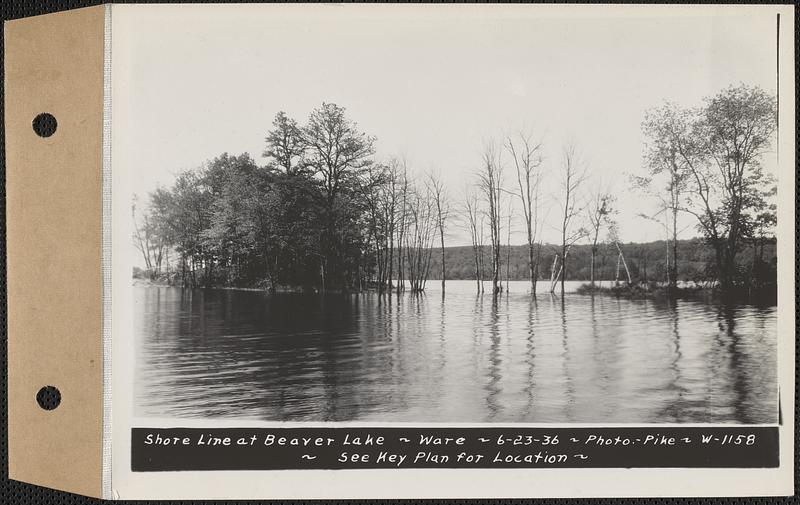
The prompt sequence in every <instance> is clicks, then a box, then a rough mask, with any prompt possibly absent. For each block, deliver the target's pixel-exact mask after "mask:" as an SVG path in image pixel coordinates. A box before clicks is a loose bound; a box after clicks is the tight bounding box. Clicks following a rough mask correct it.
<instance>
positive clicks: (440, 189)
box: [428, 173, 450, 294]
mask: <svg viewBox="0 0 800 505" xmlns="http://www.w3.org/2000/svg"><path fill="white" fill-rule="evenodd" d="M428 191H429V192H430V194H431V197H432V198H433V203H434V205H435V207H436V228H437V229H438V231H439V246H440V250H441V258H442V259H441V263H442V265H441V268H442V270H441V277H442V294H444V289H445V280H446V278H447V273H446V268H445V259H444V233H445V227H446V224H447V220H448V218H449V216H450V202H449V201H448V198H447V193H446V192H445V189H444V184H443V183H442V180H441V178H440V177H439V176H438V175H436V174H434V173H430V174H428Z"/></svg>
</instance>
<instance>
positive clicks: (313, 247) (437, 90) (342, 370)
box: [111, 5, 794, 425]
mask: <svg viewBox="0 0 800 505" xmlns="http://www.w3.org/2000/svg"><path fill="white" fill-rule="evenodd" d="M423 10H425V9H416V10H415V9H398V10H393V11H390V10H388V9H380V8H379V6H361V8H359V9H358V10H354V9H349V8H344V7H343V6H334V5H329V6H317V8H314V9H299V8H298V9H283V10H275V9H269V8H263V9H224V8H222V7H219V6H217V7H214V8H211V7H209V8H208V9H203V8H197V9H185V10H180V11H178V10H168V9H164V10H159V9H155V8H150V9H136V10H134V9H130V10H125V11H124V12H125V14H126V15H125V19H124V20H121V21H120V23H124V24H125V26H123V27H122V28H120V32H119V33H120V35H117V34H116V32H115V35H114V36H115V37H119V39H116V38H115V39H114V41H113V44H114V45H113V49H114V52H113V55H114V60H113V61H112V65H114V66H113V67H112V68H114V70H115V73H114V74H112V83H111V85H112V89H113V90H114V97H115V98H114V102H113V111H114V112H113V114H114V115H113V121H115V123H114V124H115V128H116V125H118V124H119V125H121V126H120V127H119V128H118V129H115V130H114V133H113V135H115V137H114V140H113V142H114V143H113V153H112V160H113V163H114V170H115V171H117V170H122V171H124V172H125V173H127V174H129V176H128V177H129V179H130V184H127V185H126V186H125V187H124V188H121V189H120V188H115V189H114V191H115V194H114V198H122V199H124V201H125V202H124V205H125V206H126V208H127V209H128V212H127V215H126V216H124V218H125V219H126V220H127V222H128V226H129V228H130V231H131V232H130V236H129V238H128V237H126V238H127V239H128V243H127V244H124V247H125V249H126V251H127V252H128V254H129V257H130V258H131V259H130V262H129V263H130V265H131V266H132V268H130V283H131V285H132V286H131V288H130V289H131V293H132V294H131V301H130V303H132V305H133V306H132V308H131V314H132V315H131V318H132V331H131V332H130V334H129V335H128V334H126V335H125V336H124V337H125V338H126V339H129V340H130V342H129V347H130V349H131V351H132V354H131V355H130V356H126V359H129V360H130V361H131V363H132V365H131V367H132V368H131V371H132V379H131V381H132V397H131V401H132V405H131V409H132V410H131V412H132V415H133V416H134V417H135V418H136V419H137V420H140V421H141V420H146V419H159V420H169V421H171V422H172V423H173V424H175V423H178V424H180V423H181V422H183V421H191V420H203V421H208V422H216V421H219V422H229V421H230V422H233V421H237V422H239V421H241V422H247V421H265V422H315V423H327V422H336V423H339V422H358V423H373V422H377V423H448V424H458V423H498V424H511V423H555V424H571V423H572V424H582V423H583V424H585V423H591V424H687V425H694V424H706V423H709V424H724V425H754V424H770V425H775V424H777V423H779V421H780V416H781V412H780V408H779V400H778V398H779V396H778V394H779V387H778V361H779V360H778V352H777V350H778V331H777V328H778V236H777V226H778V215H779V214H781V215H786V214H784V213H786V212H793V209H791V208H789V209H784V208H782V209H780V212H779V209H778V198H777V193H778V183H779V181H786V182H785V183H786V184H788V183H791V182H793V180H794V175H793V174H792V173H779V170H778V167H779V160H781V156H782V155H784V156H785V155H788V156H790V157H791V156H793V153H788V154H784V153H781V152H779V150H778V146H779V142H778V117H779V107H780V105H781V104H780V103H779V100H778V96H779V91H780V90H779V89H778V84H779V82H780V79H779V73H780V72H781V71H783V69H782V68H779V65H778V62H779V58H778V44H777V40H778V38H777V37H778V36H777V33H778V29H779V23H778V20H777V19H776V15H775V14H774V13H772V12H768V11H766V10H765V11H756V12H754V13H751V14H749V15H744V14H743V13H741V12H740V11H732V12H729V13H727V14H726V15H713V14H711V13H710V12H709V11H708V10H698V11H697V12H696V13H694V12H693V11H688V10H676V11H675V13H674V15H670V14H669V13H667V14H665V13H664V12H663V11H659V12H660V14H656V13H654V14H652V15H648V13H647V11H645V10H642V9H634V10H631V11H624V10H622V9H612V10H609V11H607V13H603V12H602V11H593V12H594V15H591V16H590V15H586V16H578V15H565V12H566V11H565V10H564V9H561V10H556V9H534V8H531V9H500V8H497V9H486V8H477V7H476V8H474V9H473V8H469V7H463V6H462V7H461V8H451V9H448V8H444V6H438V7H435V8H433V7H432V8H430V9H427V10H425V12H424V15H423V14H422V11H423ZM120 26H122V25H120ZM126 27H127V28H126ZM131 27H136V28H135V29H136V30H138V33H139V35H137V36H136V37H135V38H132V39H131V38H127V39H126V38H125V36H126V35H125V34H127V33H133V28H131ZM145 27H146V28H145ZM115 29H116V27H115ZM117 96H122V97H123V99H122V100H117V99H116V97H117ZM117 134H119V135H120V136H119V137H116V135H117ZM121 138H124V141H123V140H120V141H118V139H121ZM784 166H785V164H784ZM782 238H783V239H784V240H788V239H789V238H788V237H786V236H785V235H784V236H782ZM791 260H792V258H787V257H785V256H784V257H781V261H791ZM115 261H116V260H115ZM781 282H783V280H782V281H781ZM782 303H783V302H782ZM115 338H118V337H115ZM115 359H116V358H115ZM115 401H116V400H115ZM784 407H785V406H784ZM784 414H785V413H784Z"/></svg>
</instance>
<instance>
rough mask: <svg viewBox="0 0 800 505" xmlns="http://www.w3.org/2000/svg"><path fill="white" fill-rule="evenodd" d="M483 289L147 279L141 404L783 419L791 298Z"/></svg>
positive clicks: (497, 416) (278, 412)
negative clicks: (733, 302)
mask: <svg viewBox="0 0 800 505" xmlns="http://www.w3.org/2000/svg"><path fill="white" fill-rule="evenodd" d="M511 287H512V290H511V292H510V293H508V294H506V295H505V296H503V297H501V298H499V299H494V298H493V297H492V296H491V295H476V294H475V293H474V283H470V282H465V283H464V284H463V285H459V283H458V282H450V283H448V286H447V296H446V297H441V296H439V293H435V294H429V295H427V296H409V295H403V296H391V297H387V296H384V297H379V296H377V295H376V294H373V293H366V294H358V295H337V296H315V295H301V294H279V295H266V294H264V293H260V292H244V291H232V290H194V291H192V290H181V289H177V288H154V287H136V288H134V289H135V296H136V318H135V323H136V327H135V335H134V337H135V339H136V356H135V359H136V364H137V369H136V377H135V396H136V413H137V415H140V416H145V417H146V416H159V417H178V418H180V417H226V418H251V419H264V420H304V421H352V420H359V421H365V420H375V421H418V422H423V421H431V422H432V421H443V422H594V423H597V422H629V423H643V422H722V423H734V422H735V423H769V422H775V421H776V419H777V386H776V354H775V352H776V348H775V334H776V310H775V307H755V306H749V305H748V306H745V305H740V306H730V305H714V304H709V303H702V302H695V301H683V300H681V301H651V300H621V299H615V298H608V297H594V298H593V297H587V296H579V295H569V294H568V295H566V297H565V298H563V299H562V298H560V297H553V296H551V295H549V294H542V295H539V296H537V297H533V298H532V297H531V296H529V295H528V294H526V293H524V292H523V290H522V289H520V293H518V294H516V293H515V292H514V288H515V286H514V283H512V286H511Z"/></svg>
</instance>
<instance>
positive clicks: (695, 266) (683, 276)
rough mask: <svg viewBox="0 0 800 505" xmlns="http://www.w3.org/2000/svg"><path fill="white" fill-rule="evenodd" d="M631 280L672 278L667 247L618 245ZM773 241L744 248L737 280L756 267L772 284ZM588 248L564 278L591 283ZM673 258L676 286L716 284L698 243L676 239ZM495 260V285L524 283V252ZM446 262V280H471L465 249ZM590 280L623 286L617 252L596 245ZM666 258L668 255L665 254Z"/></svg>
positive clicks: (706, 251) (545, 274)
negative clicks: (502, 263) (502, 262)
mask: <svg viewBox="0 0 800 505" xmlns="http://www.w3.org/2000/svg"><path fill="white" fill-rule="evenodd" d="M619 245H620V248H621V249H622V250H623V252H624V255H625V258H626V261H627V263H628V267H629V270H630V273H631V278H632V281H633V282H634V283H643V284H649V283H664V282H665V279H666V278H667V275H672V274H671V273H669V272H668V271H667V270H668V269H669V270H671V269H672V265H671V264H669V265H668V264H667V249H670V250H671V249H672V247H673V243H672V242H671V241H666V240H659V241H654V242H646V243H635V242H628V243H621V244H619ZM775 245H776V244H775V240H774V239H771V240H769V241H767V242H765V243H764V244H756V245H753V244H748V245H746V246H744V247H743V248H742V250H741V252H740V254H739V258H738V264H739V267H740V268H741V269H742V272H741V275H743V276H744V275H750V273H751V269H752V265H753V263H754V258H755V263H756V264H757V265H761V267H760V268H761V269H762V271H760V272H757V273H756V275H757V277H758V278H759V279H762V282H764V281H765V280H768V279H771V282H774V279H775V274H776V268H777V258H776V251H775ZM542 247H543V249H545V250H554V249H555V248H557V247H558V246H557V245H554V244H549V245H548V244H544V245H543V246H542ZM592 249H593V247H592V245H591V244H578V245H575V246H573V247H572V250H571V252H570V256H571V258H572V261H571V262H570V263H569V264H568V271H567V277H568V278H569V279H573V280H581V281H588V280H589V279H590V277H591V271H590V269H591V264H592V262H591V256H592ZM677 250H678V256H679V257H680V258H681V262H680V265H679V268H678V271H677V279H678V282H689V283H694V284H697V285H706V286H710V285H711V284H713V283H715V282H716V281H717V278H716V274H715V272H714V250H713V248H711V247H710V246H709V245H708V244H706V242H705V240H704V239H703V238H693V239H684V240H681V239H679V240H678V242H677ZM500 252H501V255H502V256H503V257H504V258H508V262H507V263H508V276H506V275H505V268H504V275H503V277H501V279H500V281H501V282H504V281H506V280H511V281H528V280H529V279H530V277H529V271H528V246H527V245H521V246H520V245H517V246H511V247H510V248H506V246H502V247H501V251H500ZM445 253H446V254H445V255H446V257H447V279H451V280H474V279H475V266H474V257H473V254H474V253H473V250H472V248H471V247H470V246H460V247H448V248H447V249H446V251H445ZM482 253H483V256H484V261H483V264H484V268H485V269H486V270H485V271H484V272H483V275H482V277H483V279H485V281H484V282H488V280H489V279H490V276H489V273H490V272H489V270H488V266H487V265H489V257H490V254H491V250H490V248H489V247H488V246H484V248H483V251H482ZM594 254H595V267H594V278H595V281H596V282H604V283H606V285H608V283H615V282H622V283H624V282H627V274H626V273H625V271H624V267H622V265H619V270H618V268H617V266H618V265H617V258H618V255H619V253H618V251H617V248H616V246H615V245H614V244H609V243H607V242H602V243H601V244H600V245H598V246H597V247H596V250H595V252H594ZM670 254H671V253H670ZM432 263H433V265H432V271H433V272H438V271H439V266H440V265H439V262H438V259H437V258H436V257H434V259H433V261H432ZM551 266H552V265H551V264H549V263H548V264H544V263H543V264H542V265H541V271H540V272H539V274H538V277H537V280H538V281H545V280H549V279H550V277H551V275H552V272H551V271H550V268H551ZM438 278H439V277H438V275H436V276H434V275H432V277H431V279H438Z"/></svg>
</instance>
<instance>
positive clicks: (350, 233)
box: [132, 86, 777, 295]
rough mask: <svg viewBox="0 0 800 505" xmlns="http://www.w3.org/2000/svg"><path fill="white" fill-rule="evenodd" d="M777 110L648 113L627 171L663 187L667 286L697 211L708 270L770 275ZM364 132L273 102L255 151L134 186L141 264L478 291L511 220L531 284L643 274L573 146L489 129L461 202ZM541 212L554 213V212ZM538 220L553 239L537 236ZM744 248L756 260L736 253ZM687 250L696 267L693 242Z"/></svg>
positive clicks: (765, 104) (659, 192)
mask: <svg viewBox="0 0 800 505" xmlns="http://www.w3.org/2000/svg"><path fill="white" fill-rule="evenodd" d="M776 123H777V117H776V104H775V98H774V97H773V96H771V95H769V94H768V93H766V92H765V91H763V90H761V89H759V88H751V87H747V86H739V87H731V88H728V89H726V90H723V91H722V92H720V93H719V94H718V95H716V96H714V97H712V98H709V99H707V100H706V102H705V103H704V104H703V106H701V107H697V108H691V109H686V108H681V107H678V106H677V105H674V104H666V105H664V106H662V107H658V108H654V109H652V110H649V111H648V112H647V114H646V117H645V120H644V122H643V132H644V134H645V136H646V138H647V144H646V148H645V166H646V174H645V175H643V176H635V177H633V183H634V187H636V188H638V189H641V190H644V191H645V192H646V193H647V194H649V195H651V196H652V197H653V199H654V201H655V202H657V206H658V212H656V213H655V214H650V215H648V214H642V216H643V217H646V218H648V219H652V220H654V221H656V222H658V223H659V225H660V226H663V228H664V231H665V241H664V244H662V245H663V246H664V247H663V249H662V251H663V252H664V254H663V256H662V259H661V260H658V259H651V260H652V263H651V264H653V265H655V264H660V265H661V267H659V268H658V269H656V268H651V269H650V272H656V271H660V273H659V275H661V276H662V278H661V279H658V280H660V281H663V282H665V283H666V284H667V285H668V286H670V287H677V283H678V279H679V277H681V275H682V273H683V275H684V277H685V275H686V272H687V269H686V265H682V262H686V261H689V260H688V258H687V259H684V258H682V257H681V254H680V249H681V247H680V243H681V240H680V238H679V234H680V232H681V230H679V222H680V219H679V216H681V215H684V214H685V215H690V216H694V218H695V219H696V223H697V229H698V230H699V231H700V232H701V233H702V235H703V239H704V241H705V243H704V246H703V250H706V251H711V252H712V254H710V258H709V261H708V264H709V267H708V268H705V269H703V270H704V272H706V274H708V275H707V276H706V277H708V276H711V277H713V278H714V279H716V280H717V281H718V282H719V284H720V285H721V287H722V288H723V289H730V288H733V287H735V286H737V285H740V284H751V283H753V282H754V281H755V282H760V283H762V284H763V283H767V282H769V281H770V276H772V278H773V281H774V268H771V266H770V264H769V262H768V261H767V260H765V258H764V251H765V247H766V248H767V250H769V249H770V247H771V244H772V243H773V242H774V226H775V224H776V209H775V205H774V203H772V202H771V200H772V197H773V196H774V194H775V185H774V181H773V180H772V179H771V178H770V177H768V176H767V175H766V174H765V173H764V171H763V169H762V166H761V164H760V160H761V159H762V157H763V155H764V154H765V153H766V152H767V150H768V149H769V148H770V141H771V139H772V137H773V133H774V130H775V128H776ZM375 140H376V139H375V138H374V137H372V136H369V135H367V134H366V133H364V132H362V131H360V130H359V128H358V126H357V124H356V123H354V122H353V121H352V120H350V119H349V118H348V117H347V116H346V113H345V109H344V108H342V107H340V106H338V105H335V104H329V103H323V104H322V105H321V106H320V107H319V108H317V109H315V110H313V111H312V112H311V114H310V115H309V117H308V119H307V121H306V123H305V124H303V125H301V124H299V123H297V121H295V120H294V119H292V118H290V117H288V116H287V115H286V114H285V113H283V112H280V113H278V114H277V116H276V117H275V119H274V121H273V123H272V128H271V129H270V130H269V132H268V133H267V135H266V139H265V149H264V152H263V155H264V157H265V158H266V160H267V163H266V164H265V165H264V166H260V165H259V164H257V163H256V162H255V161H254V160H253V159H252V158H251V157H250V156H249V155H247V154H243V155H239V156H232V155H228V154H223V155H221V156H219V157H217V158H215V159H213V160H211V161H209V162H207V163H205V164H204V165H203V166H201V167H200V168H198V169H196V170H191V171H187V172H184V173H182V174H180V175H179V176H178V178H177V180H176V181H175V183H174V185H173V186H172V187H171V188H160V189H158V190H156V191H154V192H153V193H151V194H150V195H149V201H147V202H146V203H145V204H144V205H142V204H141V202H138V201H136V200H134V202H133V206H132V212H133V217H134V223H135V232H134V237H133V239H134V243H135V245H136V246H137V248H138V249H139V250H140V251H141V253H142V256H143V259H144V262H145V265H146V268H147V270H148V272H149V274H150V275H151V276H154V277H157V276H166V277H168V278H169V280H170V281H171V282H181V283H183V284H184V285H191V286H198V285H203V286H211V285H236V286H262V287H266V288H269V289H279V288H280V287H284V286H289V287H292V288H299V287H302V288H306V289H319V290H323V291H326V290H361V289H364V288H367V287H374V288H377V289H378V290H381V291H384V290H395V289H396V290H398V291H399V290H403V289H406V287H408V288H409V289H411V290H413V291H423V290H424V289H425V285H426V282H427V280H428V279H429V278H431V277H438V278H439V279H441V283H442V291H443V292H444V288H445V279H446V278H447V277H448V275H451V276H452V275H455V276H457V277H459V278H464V273H463V272H464V270H463V269H464V268H468V269H469V271H471V274H470V276H471V277H472V278H473V279H475V280H476V282H477V290H478V291H479V292H483V289H484V280H488V279H491V292H492V293H493V294H494V295H497V294H498V293H500V292H502V290H503V285H502V281H503V279H506V280H508V279H510V278H511V277H512V273H511V268H512V267H513V268H514V269H515V273H514V274H513V276H515V278H516V276H518V273H516V269H517V266H518V262H519V258H517V256H516V254H515V255H514V261H515V263H514V264H513V265H512V252H513V248H512V247H511V244H510V240H511V229H512V226H514V222H515V221H521V222H518V223H517V225H519V224H521V225H522V227H523V231H524V236H525V240H526V243H525V246H524V249H525V255H524V256H525V261H524V263H525V272H526V275H525V277H526V278H527V279H528V280H529V281H530V286H531V291H532V292H533V293H535V292H536V290H537V281H539V280H541V279H546V278H548V277H549V290H550V291H551V292H553V291H555V290H556V289H557V287H558V286H559V285H560V289H561V292H562V293H563V292H564V282H565V280H566V279H567V277H570V278H575V277H572V276H576V275H577V276H580V277H581V278H582V279H586V278H588V279H589V283H590V286H591V287H592V288H593V287H594V285H595V280H596V279H599V278H600V277H601V276H606V272H607V271H608V265H606V264H605V263H606V259H607V257H608V255H609V253H610V252H611V253H612V254H613V255H615V256H616V278H619V277H620V272H621V271H624V273H625V276H626V278H627V281H628V282H629V283H630V282H633V280H634V279H637V280H642V272H643V273H644V276H643V277H644V280H645V281H647V280H648V273H647V272H648V267H647V265H648V257H650V256H652V254H651V253H652V247H649V248H647V251H648V252H647V255H645V256H644V257H642V256H641V254H640V255H639V257H637V251H636V250H634V249H633V248H632V246H631V245H627V246H624V247H623V246H622V245H621V244H620V240H619V227H618V224H617V222H616V220H615V215H616V209H615V202H616V197H615V195H613V194H611V192H610V191H609V190H608V189H606V188H604V186H603V185H602V184H601V182H600V181H599V180H597V179H594V178H593V177H592V176H591V175H590V171H589V165H588V164H587V163H586V161H585V160H584V158H583V157H582V155H581V153H580V151H579V150H578V149H577V147H576V146H575V145H574V144H569V145H566V146H565V147H563V149H562V150H561V152H560V156H558V157H557V158H556V159H555V160H554V162H553V163H550V162H548V163H547V164H546V163H545V157H544V155H543V152H544V146H543V143H542V142H541V141H540V140H538V139H535V138H534V137H533V136H532V135H531V134H528V133H526V132H517V133H516V134H513V135H507V136H505V138H504V139H503V141H502V142H499V143H496V142H493V141H488V142H486V144H485V146H484V149H483V153H482V154H483V155H482V159H481V160H480V162H479V163H480V164H479V165H477V166H478V169H477V170H476V171H475V174H474V178H473V180H472V181H471V182H470V183H468V185H467V187H466V189H465V191H464V193H463V197H462V199H461V205H458V206H456V205H453V201H452V200H451V198H450V195H449V194H448V192H447V190H446V188H445V186H444V184H443V182H442V180H441V178H440V177H439V176H437V175H436V174H433V173H428V174H416V175H415V174H414V173H412V171H410V170H409V168H408V166H407V163H406V161H405V160H404V159H402V158H394V159H390V160H388V161H387V162H385V163H383V162H380V161H377V160H376V159H375V148H374V145H375ZM476 161H477V160H476ZM509 173H511V175H510V176H509ZM548 178H550V181H549V186H547V187H549V188H557V189H555V190H552V191H550V192H549V193H548V194H545V189H544V188H545V187H546V186H545V182H546V181H547V179H548ZM520 210H521V212H520ZM549 215H555V216H556V218H555V219H552V220H549V221H548V220H547V219H546V218H547V216H549ZM519 216H521V217H522V219H521V220H519V219H518V218H519ZM454 218H458V219H459V220H460V221H461V223H462V225H463V227H464V229H465V230H466V232H467V233H468V234H469V236H470V237H471V247H469V248H468V249H467V250H469V251H471V257H472V259H471V260H470V262H469V263H470V266H469V267H467V266H466V264H464V262H463V258H464V256H463V254H461V255H460V256H458V257H459V258H460V259H459V260H458V261H459V262H460V264H459V265H455V266H454V268H448V265H447V262H448V258H451V259H452V255H451V254H449V253H448V252H447V248H446V237H447V235H448V227H449V226H450V225H451V224H452V223H451V221H453V220H454ZM547 227H549V228H551V229H553V230H555V231H557V232H558V236H559V243H557V244H545V243H544V242H543V239H542V237H543V230H544V229H545V228H547ZM487 239H488V243H486V240H487ZM504 239H505V244H503V242H504ZM746 248H748V249H749V250H751V251H752V253H751V254H752V257H751V261H743V260H742V254H743V251H744V250H745V249H746ZM624 249H625V253H623V250H624ZM437 250H438V254H436V256H434V252H435V251H437ZM578 251H579V252H578ZM586 251H588V254H586V256H587V257H586V258H584V253H585V252H586ZM639 252H640V253H641V251H639ZM487 253H488V254H487ZM487 256H488V257H487ZM504 256H505V257H504ZM601 256H602V262H603V265H600V266H598V265H597V262H598V261H599V259H598V258H599V257H601ZM626 256H627V259H626ZM550 258H552V260H551V259H550ZM573 262H580V263H576V264H573ZM584 262H585V263H586V265H584V264H583V263H584ZM659 262H660V263H659ZM629 263H630V264H629ZM691 263H692V265H693V266H692V267H691V268H692V269H694V270H698V269H697V268H696V263H697V254H693V256H692V258H691ZM772 267H774V265H772ZM503 268H505V274H504V273H503ZM584 270H586V272H585V273H584ZM454 271H458V272H459V273H457V274H453V273H452V272H454ZM587 274H588V275H587ZM599 274H600V275H599ZM650 279H651V280H652V279H653V277H652V274H651V276H650Z"/></svg>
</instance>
